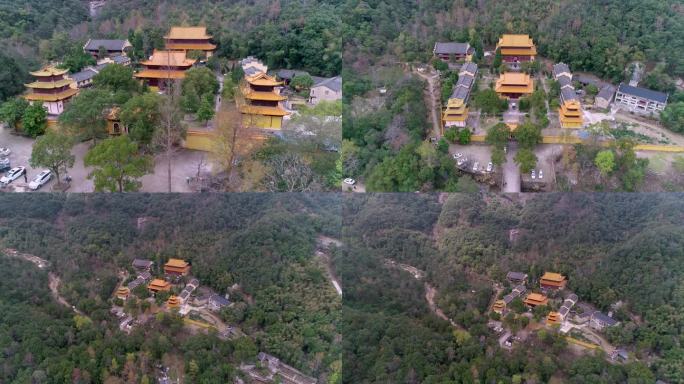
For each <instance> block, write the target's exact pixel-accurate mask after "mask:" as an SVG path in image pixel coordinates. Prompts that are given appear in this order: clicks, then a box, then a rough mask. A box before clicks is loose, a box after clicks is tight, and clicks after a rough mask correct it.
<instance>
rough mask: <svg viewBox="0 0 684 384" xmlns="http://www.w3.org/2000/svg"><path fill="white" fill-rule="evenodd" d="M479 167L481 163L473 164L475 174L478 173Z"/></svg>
mask: <svg viewBox="0 0 684 384" xmlns="http://www.w3.org/2000/svg"><path fill="white" fill-rule="evenodd" d="M479 166H480V163H478V162H477V161H476V162H475V164H473V172H477V168H478V167H479Z"/></svg>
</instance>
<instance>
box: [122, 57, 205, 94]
mask: <svg viewBox="0 0 684 384" xmlns="http://www.w3.org/2000/svg"><path fill="white" fill-rule="evenodd" d="M196 61H197V60H194V59H190V58H188V57H187V55H186V53H185V51H158V50H155V51H154V53H153V54H152V56H151V57H150V58H149V59H148V60H145V61H142V62H140V64H141V65H142V66H143V67H145V68H144V69H143V70H141V71H140V72H138V73H136V74H135V75H134V76H135V77H136V78H137V79H140V80H141V81H142V82H144V83H147V85H148V86H150V87H151V88H156V89H164V86H165V82H166V81H175V80H182V79H184V78H185V71H187V70H188V69H190V68H192V66H193V65H194V64H195V62H196Z"/></svg>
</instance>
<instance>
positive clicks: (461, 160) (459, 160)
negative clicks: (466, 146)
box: [456, 157, 468, 167]
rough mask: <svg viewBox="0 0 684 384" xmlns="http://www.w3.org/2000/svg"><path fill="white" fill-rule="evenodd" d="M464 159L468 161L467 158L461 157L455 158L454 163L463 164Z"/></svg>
mask: <svg viewBox="0 0 684 384" xmlns="http://www.w3.org/2000/svg"><path fill="white" fill-rule="evenodd" d="M466 161H468V159H466V158H465V157H461V158H460V159H458V160H456V165H458V166H459V167H460V166H461V165H463V164H465V162H466Z"/></svg>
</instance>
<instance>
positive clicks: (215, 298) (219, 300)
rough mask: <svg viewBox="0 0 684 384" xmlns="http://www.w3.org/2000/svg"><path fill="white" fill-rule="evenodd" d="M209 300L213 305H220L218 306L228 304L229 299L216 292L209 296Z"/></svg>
mask: <svg viewBox="0 0 684 384" xmlns="http://www.w3.org/2000/svg"><path fill="white" fill-rule="evenodd" d="M209 301H210V302H213V303H214V304H215V305H217V306H220V307H224V306H227V305H230V300H228V299H226V298H225V297H223V296H221V295H218V294H215V295H212V296H211V297H210V298H209Z"/></svg>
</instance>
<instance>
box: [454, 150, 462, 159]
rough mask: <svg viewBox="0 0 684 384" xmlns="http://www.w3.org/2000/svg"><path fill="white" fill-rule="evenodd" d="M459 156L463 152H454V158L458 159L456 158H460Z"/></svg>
mask: <svg viewBox="0 0 684 384" xmlns="http://www.w3.org/2000/svg"><path fill="white" fill-rule="evenodd" d="M461 157H463V154H462V153H460V152H459V153H454V159H456V160H458V159H460V158H461Z"/></svg>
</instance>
